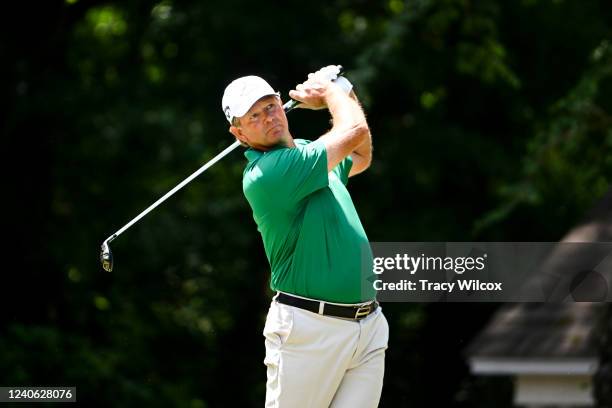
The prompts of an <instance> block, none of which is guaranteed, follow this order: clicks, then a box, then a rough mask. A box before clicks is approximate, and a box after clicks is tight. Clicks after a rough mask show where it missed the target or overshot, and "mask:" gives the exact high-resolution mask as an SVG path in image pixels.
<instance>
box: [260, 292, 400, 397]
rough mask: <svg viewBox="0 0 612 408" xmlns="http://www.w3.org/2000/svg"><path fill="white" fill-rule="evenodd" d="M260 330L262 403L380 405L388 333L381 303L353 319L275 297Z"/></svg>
mask: <svg viewBox="0 0 612 408" xmlns="http://www.w3.org/2000/svg"><path fill="white" fill-rule="evenodd" d="M263 334H264V337H265V345H266V358H265V360H264V364H265V365H266V366H267V376H268V381H267V383H266V405H265V406H266V408H327V407H333V408H370V407H377V406H378V401H379V400H380V394H381V391H382V384H383V375H384V371H385V350H386V348H387V341H388V338H389V326H388V324H387V320H386V319H385V316H384V315H383V314H382V310H381V308H380V307H379V308H378V309H377V310H376V311H375V312H374V313H372V314H371V315H369V316H367V317H366V318H364V319H362V320H359V321H355V320H348V319H341V318H336V317H329V316H322V315H319V314H316V313H312V312H309V311H306V310H303V309H300V308H297V307H293V306H288V305H284V304H281V303H278V302H277V301H275V300H273V301H272V303H271V305H270V310H269V311H268V316H267V318H266V325H265V327H264V332H263Z"/></svg>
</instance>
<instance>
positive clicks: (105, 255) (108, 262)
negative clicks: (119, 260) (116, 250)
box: [100, 241, 113, 272]
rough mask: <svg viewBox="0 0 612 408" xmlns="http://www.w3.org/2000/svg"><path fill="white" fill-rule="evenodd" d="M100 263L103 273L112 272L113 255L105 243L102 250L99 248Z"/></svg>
mask: <svg viewBox="0 0 612 408" xmlns="http://www.w3.org/2000/svg"><path fill="white" fill-rule="evenodd" d="M100 262H102V268H104V270H105V271H107V272H111V271H112V270H113V253H112V252H111V250H110V247H109V246H108V244H107V243H106V241H104V242H103V243H102V248H100Z"/></svg>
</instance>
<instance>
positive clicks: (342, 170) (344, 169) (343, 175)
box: [332, 154, 353, 186]
mask: <svg viewBox="0 0 612 408" xmlns="http://www.w3.org/2000/svg"><path fill="white" fill-rule="evenodd" d="M352 167H353V158H352V157H351V155H350V154H349V155H348V156H346V157H345V158H344V160H342V161H341V162H340V163H338V165H337V166H336V167H334V169H333V170H332V171H333V172H334V173H335V174H336V176H338V178H339V179H340V180H341V181H342V184H344V185H345V186H346V184H347V183H348V179H349V173H350V172H351V168H352Z"/></svg>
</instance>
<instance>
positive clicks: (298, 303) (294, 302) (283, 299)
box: [276, 292, 378, 320]
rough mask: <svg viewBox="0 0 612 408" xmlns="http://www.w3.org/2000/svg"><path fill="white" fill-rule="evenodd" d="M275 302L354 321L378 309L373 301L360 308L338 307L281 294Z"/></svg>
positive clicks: (376, 303)
mask: <svg viewBox="0 0 612 408" xmlns="http://www.w3.org/2000/svg"><path fill="white" fill-rule="evenodd" d="M276 300H277V301H278V302H279V303H283V304H285V305H289V306H295V307H299V308H300V309H305V310H308V311H309V312H313V313H317V314H322V315H325V316H334V317H345V318H348V319H356V320H360V319H363V318H364V317H366V316H368V315H370V314H371V313H373V312H374V311H375V310H376V308H377V307H378V302H377V301H375V300H373V301H372V302H370V303H366V304H364V305H361V306H348V305H347V306H340V305H335V304H333V303H327V302H322V301H318V300H309V299H302V298H299V297H295V296H291V295H287V294H286V293H282V292H279V294H278V296H277V297H276ZM321 304H322V305H321ZM319 308H321V310H319Z"/></svg>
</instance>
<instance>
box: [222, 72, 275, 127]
mask: <svg viewBox="0 0 612 408" xmlns="http://www.w3.org/2000/svg"><path fill="white" fill-rule="evenodd" d="M268 95H277V96H279V95H280V94H279V93H278V92H274V89H273V88H272V87H271V86H270V84H268V83H267V82H266V81H265V80H264V79H263V78H260V77H258V76H255V75H249V76H245V77H242V78H238V79H236V80H234V81H232V83H230V84H229V85H228V86H227V88H225V92H223V99H222V100H221V107H222V108H223V112H224V113H225V117H226V118H227V120H228V121H229V123H232V119H234V118H236V117H238V118H239V117H242V116H244V115H245V114H246V113H247V112H248V111H249V109H251V106H253V105H254V104H255V102H257V101H258V100H260V99H261V98H263V97H264V96H268Z"/></svg>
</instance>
